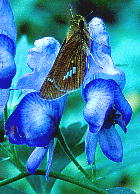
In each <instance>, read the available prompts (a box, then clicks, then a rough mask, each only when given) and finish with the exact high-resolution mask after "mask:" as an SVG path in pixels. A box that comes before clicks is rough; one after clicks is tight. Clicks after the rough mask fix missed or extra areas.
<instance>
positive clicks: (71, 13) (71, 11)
mask: <svg viewBox="0 0 140 194" xmlns="http://www.w3.org/2000/svg"><path fill="white" fill-rule="evenodd" d="M69 10H70V15H71V17H72V19H73V18H74V15H73V8H72V5H71V4H70V3H69Z"/></svg>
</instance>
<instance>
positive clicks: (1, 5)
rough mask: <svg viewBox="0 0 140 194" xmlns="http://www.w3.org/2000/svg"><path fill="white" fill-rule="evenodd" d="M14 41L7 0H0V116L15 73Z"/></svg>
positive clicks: (11, 14) (14, 36) (14, 28)
mask: <svg viewBox="0 0 140 194" xmlns="http://www.w3.org/2000/svg"><path fill="white" fill-rule="evenodd" d="M15 42H16V27H15V23H14V18H13V13H12V10H11V7H10V4H9V1H8V0H0V99H1V102H0V117H1V113H2V112H3V109H4V107H5V104H6V103H7V100H8V98H9V89H8V88H9V87H10V86H11V82H12V78H13V77H14V75H15V73H16V65H15V62H14V56H15ZM5 89H6V90H5Z"/></svg>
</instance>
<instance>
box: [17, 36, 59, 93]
mask: <svg viewBox="0 0 140 194" xmlns="http://www.w3.org/2000/svg"><path fill="white" fill-rule="evenodd" d="M34 45H35V47H34V48H32V49H30V50H29V52H28V57H27V63H28V66H29V67H30V69H31V70H32V71H33V72H32V73H28V74H26V75H25V76H23V77H22V78H20V79H19V81H18V83H17V85H16V89H32V90H35V91H39V90H40V88H41V85H42V84H43V82H44V80H45V78H46V76H47V74H48V73H49V71H50V69H51V68H52V66H53V63H54V61H55V59H56V56H57V54H58V52H59V49H60V44H59V42H58V41H57V40H55V39H54V38H52V37H44V38H41V39H39V40H36V41H35V43H34Z"/></svg>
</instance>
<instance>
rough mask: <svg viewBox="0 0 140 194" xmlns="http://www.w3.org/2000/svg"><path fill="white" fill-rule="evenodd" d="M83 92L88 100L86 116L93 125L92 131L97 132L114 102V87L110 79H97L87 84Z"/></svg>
mask: <svg viewBox="0 0 140 194" xmlns="http://www.w3.org/2000/svg"><path fill="white" fill-rule="evenodd" d="M83 94H84V97H85V100H86V102H87V104H86V107H85V108H84V118H85V120H86V121H87V122H88V124H89V125H90V126H91V127H90V131H91V132H93V133H97V132H98V131H99V130H100V129H101V127H102V125H103V123H104V120H105V116H106V115H107V113H108V111H109V109H110V107H111V105H112V103H113V102H114V89H113V87H112V85H111V84H110V82H109V81H108V80H103V79H96V80H93V81H91V82H90V83H89V84H88V85H87V86H86V88H85V89H84V91H83Z"/></svg>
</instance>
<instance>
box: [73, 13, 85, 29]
mask: <svg viewBox="0 0 140 194" xmlns="http://www.w3.org/2000/svg"><path fill="white" fill-rule="evenodd" d="M71 25H72V26H73V27H75V28H78V29H80V30H83V29H85V28H88V27H87V23H86V20H85V18H84V17H83V16H81V15H76V16H74V17H73V18H72V21H71Z"/></svg>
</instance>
